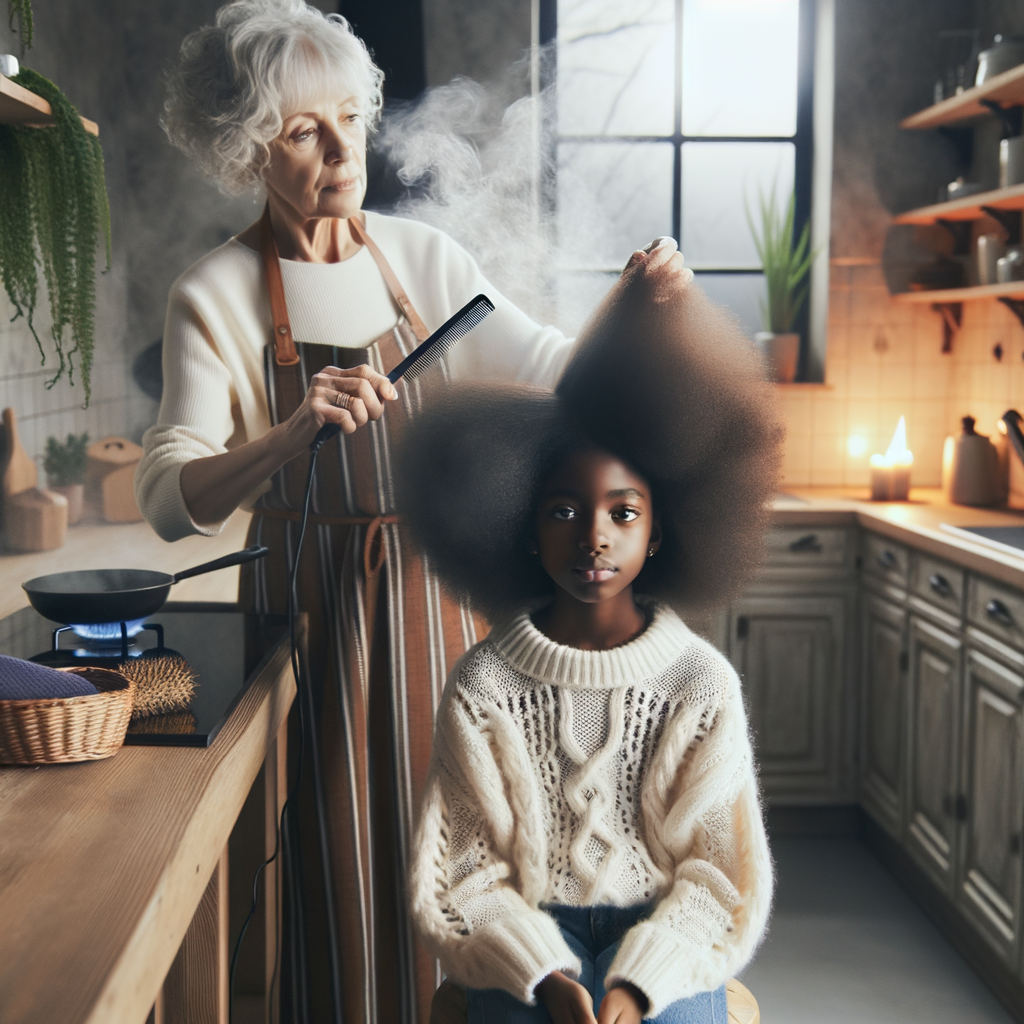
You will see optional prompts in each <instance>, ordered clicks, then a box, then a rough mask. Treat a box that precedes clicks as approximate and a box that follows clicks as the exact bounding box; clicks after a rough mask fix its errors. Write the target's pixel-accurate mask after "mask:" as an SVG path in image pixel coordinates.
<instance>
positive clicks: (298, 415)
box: [282, 364, 398, 457]
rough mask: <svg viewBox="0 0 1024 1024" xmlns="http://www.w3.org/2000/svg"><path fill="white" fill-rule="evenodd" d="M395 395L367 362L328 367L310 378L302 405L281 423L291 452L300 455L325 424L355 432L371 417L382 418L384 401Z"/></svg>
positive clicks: (389, 382) (393, 389) (390, 399)
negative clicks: (342, 367)
mask: <svg viewBox="0 0 1024 1024" xmlns="http://www.w3.org/2000/svg"><path fill="white" fill-rule="evenodd" d="M396 398H398V392H397V391H396V390H395V386H394V384H392V383H391V381H389V380H388V379H387V377H385V376H384V375H383V374H380V373H378V372H377V371H376V370H373V369H371V368H370V367H369V366H367V365H366V364H363V365H362V366H354V367H352V368H351V369H349V370H341V369H339V368H338V367H337V366H325V367H324V368H323V369H322V370H321V371H320V372H319V373H318V374H315V375H314V377H313V379H312V381H310V385H309V390H308V391H307V392H306V397H305V398H304V399H303V400H302V405H300V406H299V407H298V409H296V410H295V412H294V413H292V415H291V416H290V417H289V418H288V419H287V420H286V421H285V423H284V424H282V427H283V428H284V429H283V431H282V432H283V434H284V436H285V437H286V438H287V442H286V443H287V444H288V445H289V446H290V447H293V448H294V451H293V452H292V455H298V453H299V452H301V451H302V450H303V448H307V447H308V446H309V445H310V444H311V443H312V441H313V438H314V437H315V436H316V432H317V431H318V430H319V429H320V428H321V427H322V426H323V425H324V424H325V423H334V424H336V425H337V426H339V427H340V428H341V430H342V433H345V434H353V433H355V432H356V431H357V430H358V429H359V428H360V427H363V426H366V424H367V423H368V422H369V421H370V420H377V419H380V417H381V414H382V413H383V412H384V403H385V402H393V401H394V400H395V399H396ZM289 457H290V456H289Z"/></svg>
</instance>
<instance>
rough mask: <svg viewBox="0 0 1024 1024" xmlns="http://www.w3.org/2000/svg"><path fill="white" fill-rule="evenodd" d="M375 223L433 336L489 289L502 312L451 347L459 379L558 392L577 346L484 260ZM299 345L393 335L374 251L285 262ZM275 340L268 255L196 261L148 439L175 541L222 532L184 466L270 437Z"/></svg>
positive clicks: (419, 233)
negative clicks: (203, 514)
mask: <svg viewBox="0 0 1024 1024" xmlns="http://www.w3.org/2000/svg"><path fill="white" fill-rule="evenodd" d="M366 227H367V231H368V232H369V234H370V237H371V238H373V240H374V241H375V242H376V243H377V245H378V246H379V247H380V249H381V251H382V252H383V253H384V255H385V256H386V257H387V260H388V262H389V263H390V264H391V267H392V268H393V269H394V271H395V274H396V275H397V276H398V279H399V281H401V282H402V285H403V286H404V287H405V289H406V291H407V292H408V294H409V298H410V299H412V303H413V305H414V306H415V307H416V309H417V311H418V312H419V314H420V316H421V317H422V318H423V320H424V322H425V323H426V325H427V328H428V329H429V330H436V329H437V328H438V327H440V326H441V324H443V323H444V322H445V320H447V319H448V318H449V317H450V316H451V315H452V314H453V313H455V312H456V311H457V310H458V309H460V308H461V307H462V306H463V305H465V304H466V303H467V302H468V301H469V300H470V299H471V298H473V296H474V295H476V294H478V293H479V292H483V293H484V294H486V295H487V296H488V297H489V298H490V299H491V300H492V301H493V302H494V305H495V310H494V312H493V313H492V314H491V315H490V316H488V317H487V318H486V319H485V320H484V321H483V323H481V324H480V326H478V327H477V328H476V329H475V330H473V331H472V332H471V333H470V334H468V335H467V336H466V337H465V338H464V339H463V340H462V341H460V342H459V344H458V345H456V347H455V348H454V349H453V350H452V351H451V353H450V354H449V356H448V366H449V369H450V371H451V373H452V376H453V377H456V378H463V379H465V378H473V379H488V378H490V379H498V380H520V381H526V382H529V383H532V384H540V385H544V386H549V387H553V386H554V384H555V381H556V380H557V379H558V375H559V373H560V372H561V370H562V365H563V363H564V362H565V359H566V356H567V355H568V352H569V342H568V341H567V340H566V339H565V337H563V335H562V334H561V333H560V332H559V331H557V330H556V329H555V328H553V327H544V328H542V327H540V326H539V325H538V324H536V323H534V322H533V321H532V320H531V319H530V318H529V317H528V316H526V315H525V314H524V313H522V312H521V311H520V310H519V309H517V308H516V307H515V306H514V305H512V303H511V302H509V301H508V299H506V298H505V297H504V296H503V295H501V294H500V293H499V292H498V291H497V290H496V289H495V288H494V287H493V286H492V285H491V284H490V283H489V282H488V281H487V280H486V279H485V278H484V276H483V274H481V273H480V269H479V267H478V266H477V265H476V263H475V262H474V260H473V258H472V257H471V256H470V255H469V253H467V252H466V251H465V250H464V249H462V248H461V247H460V246H459V245H458V244H457V243H456V242H454V241H453V240H452V239H451V238H449V237H448V235H446V234H444V233H443V232H441V231H438V230H437V229H436V228H432V227H429V226H427V225H425V224H420V223H418V222H416V221H411V220H404V219H402V218H399V217H385V216H383V215H381V214H375V213H367V214H366ZM281 273H282V277H283V279H284V290H285V297H286V299H287V302H288V314H289V317H290V318H291V323H292V331H293V334H294V336H295V338H296V340H298V341H305V342H311V343H314V344H323V345H336V346H339V347H341V348H364V347H366V346H367V345H369V344H370V343H371V342H373V341H374V340H376V339H377V338H379V337H380V336H381V335H382V334H384V333H385V332H387V331H389V330H391V328H392V327H394V326H395V324H396V323H397V321H398V307H397V306H396V305H395V302H394V300H393V299H392V297H391V293H390V292H389V291H388V288H387V285H386V284H385V283H384V278H383V277H382V276H381V273H380V271H379V270H378V268H377V264H376V263H375V262H374V261H373V257H372V256H371V255H370V253H369V252H368V251H367V249H366V248H365V247H364V248H362V249H360V250H359V251H358V252H357V253H356V255H354V256H352V257H351V258H350V259H347V260H344V261H343V262H341V263H299V262H296V261H292V260H281ZM271 337H272V332H271V319H270V301H269V299H268V298H267V293H266V286H265V284H264V279H263V267H262V264H261V262H260V256H259V254H258V253H257V252H255V251H254V250H252V249H250V248H248V247H247V246H245V245H243V244H242V243H241V242H239V241H237V240H235V239H231V240H230V241H228V242H225V243H224V245H222V246H220V247H219V248H217V249H214V250H213V252H211V253H208V254H207V255H206V256H204V257H203V258H202V259H201V260H199V261H198V262H197V263H195V264H194V265H193V266H192V267H190V268H189V269H188V270H187V271H185V273H184V274H182V276H181V277H180V278H178V280H177V281H176V282H175V284H174V286H173V287H172V289H171V293H170V297H169V300H168V305H167V322H166V326H165V328H164V346H163V353H164V354H163V371H164V392H163V401H162V402H161V405H160V414H159V419H158V421H157V424H156V425H155V426H154V427H151V428H150V429H149V430H148V431H147V432H146V434H145V436H144V438H143V445H144V447H145V455H144V456H143V459H142V462H141V463H140V464H139V468H138V472H137V473H136V475H135V496H136V499H137V501H138V503H139V508H140V509H141V511H142V514H143V515H144V516H145V517H146V519H148V520H149V522H150V523H151V524H152V525H153V528H154V529H155V530H156V532H157V533H158V534H160V536H161V537H163V538H164V540H177V539H178V538H180V537H184V536H186V535H187V534H190V533H204V534H209V535H212V534H215V533H218V532H219V531H220V529H221V528H222V526H223V524H218V525H215V526H199V525H197V524H196V523H194V522H193V521H192V518H191V516H190V515H189V513H188V509H187V508H186V506H185V503H184V501H183V500H182V497H181V487H180V484H179V479H178V478H179V476H180V475H181V467H182V466H183V465H184V464H185V463H186V462H188V461H189V460H190V459H198V458H203V457H204V456H208V455H216V454H218V453H220V452H223V451H226V450H227V447H228V446H229V444H230V446H232V447H233V446H234V445H235V444H241V443H242V442H244V441H247V440H254V439H255V438H257V437H260V436H261V435H262V434H264V433H266V431H267V430H269V429H270V418H269V413H268V411H267V402H266V396H265V392H264V383H263V361H262V360H263V348H264V346H265V345H266V344H267V343H268V341H269V340H270V339H271Z"/></svg>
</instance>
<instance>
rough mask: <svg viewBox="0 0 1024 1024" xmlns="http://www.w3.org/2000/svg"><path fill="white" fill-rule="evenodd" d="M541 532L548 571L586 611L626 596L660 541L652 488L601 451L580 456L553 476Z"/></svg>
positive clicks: (544, 498) (540, 549)
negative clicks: (591, 607) (602, 602)
mask: <svg viewBox="0 0 1024 1024" xmlns="http://www.w3.org/2000/svg"><path fill="white" fill-rule="evenodd" d="M535 530H536V532H535V538H536V540H535V545H536V551H537V553H538V554H539V555H540V560H541V564H542V565H543V566H544V570H545V571H546V572H547V574H548V575H549V576H550V577H551V578H552V579H553V580H554V581H555V584H556V586H557V587H558V588H559V589H561V590H564V591H566V592H567V593H568V594H570V595H571V596H572V597H574V598H576V600H577V601H583V602H585V603H587V604H595V603H597V602H599V601H606V600H608V598H610V597H615V596H616V595H617V594H620V593H622V591H623V590H625V589H626V588H627V587H629V586H630V585H631V584H632V582H633V580H635V579H636V577H637V576H638V575H639V573H640V570H641V569H642V568H643V567H644V563H645V562H646V561H647V559H648V557H650V556H649V554H648V552H649V551H650V550H651V549H652V548H653V549H654V550H655V551H656V550H657V548H658V545H659V544H660V542H661V532H660V530H659V529H658V526H657V524H656V522H655V519H654V507H653V504H652V502H651V488H650V485H649V484H648V483H647V481H646V480H645V479H644V478H643V477H642V476H640V475H639V474H637V473H636V471H635V470H633V469H631V468H630V467H629V466H628V465H626V463H624V462H622V461H621V460H620V459H618V458H616V457H615V456H614V455H612V454H610V453H609V452H605V451H602V450H600V449H598V448H589V449H586V450H583V451H579V452H575V453H573V454H572V455H570V456H569V457H568V458H566V459H565V461H564V462H563V463H562V464H561V465H559V466H558V467H557V468H556V469H555V470H554V471H553V472H552V473H551V475H550V476H549V477H548V479H547V480H546V481H545V483H544V486H543V487H542V489H541V498H540V504H539V506H538V508H537V515H536V520H535Z"/></svg>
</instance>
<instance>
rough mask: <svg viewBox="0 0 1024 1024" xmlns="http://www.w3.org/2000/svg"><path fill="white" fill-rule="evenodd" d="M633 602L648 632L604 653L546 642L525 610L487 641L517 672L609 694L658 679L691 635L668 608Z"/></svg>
mask: <svg viewBox="0 0 1024 1024" xmlns="http://www.w3.org/2000/svg"><path fill="white" fill-rule="evenodd" d="M636 602H637V604H638V605H640V607H641V608H643V609H644V611H645V612H646V613H647V617H648V624H647V627H646V629H644V631H643V632H642V633H641V634H640V635H639V636H637V637H636V638H635V639H633V640H630V641H629V643H626V644H622V646H620V647H613V648H611V649H610V650H607V651H584V650H580V648H578V647H567V646H565V645H564V644H556V643H555V642H554V641H553V640H550V639H548V637H546V636H545V635H544V634H543V633H542V632H541V631H540V630H539V629H538V628H537V627H536V626H535V625H534V624H533V620H532V619H531V618H530V613H531V612H532V611H534V610H535V608H528V609H525V610H523V611H522V612H520V613H519V614H517V615H515V616H514V617H512V618H510V619H508V620H507V621H506V622H504V623H500V624H498V625H497V626H495V628H494V629H493V630H492V631H491V633H490V635H489V637H488V640H489V642H490V643H491V644H493V646H494V648H495V650H496V651H497V653H498V654H499V655H500V657H501V658H502V660H503V661H505V662H506V663H507V664H508V665H509V666H510V667H511V668H513V669H515V671H516V672H519V673H521V674H522V675H525V676H530V677H532V678H533V679H536V680H538V681H539V682H542V683H550V684H553V685H555V686H568V687H573V688H577V689H611V688H613V687H618V686H622V685H623V684H624V683H625V682H631V681H639V680H641V679H651V678H653V677H654V676H657V675H660V674H661V673H662V672H664V671H665V669H667V668H668V667H669V665H671V664H672V663H673V662H675V661H677V660H678V659H679V657H680V655H681V654H682V653H683V651H684V650H685V649H686V648H687V647H688V646H689V645H690V644H691V643H692V642H693V633H691V632H690V630H689V628H688V627H687V626H686V625H685V624H684V623H683V621H682V620H681V619H680V618H679V616H677V615H676V613H675V612H674V611H672V609H671V608H669V607H667V606H666V605H663V604H660V603H659V602H657V601H655V600H653V599H652V598H649V597H641V596H637V598H636Z"/></svg>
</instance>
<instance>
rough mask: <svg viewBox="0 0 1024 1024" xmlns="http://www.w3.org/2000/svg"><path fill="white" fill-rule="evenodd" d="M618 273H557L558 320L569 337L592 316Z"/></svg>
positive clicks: (561, 328) (560, 327) (577, 331)
mask: <svg viewBox="0 0 1024 1024" xmlns="http://www.w3.org/2000/svg"><path fill="white" fill-rule="evenodd" d="M618 279H619V275H618V274H592V273H561V274H559V275H558V283H557V288H558V293H557V298H556V301H557V303H558V316H557V319H556V320H555V323H557V324H558V327H559V329H560V330H562V331H564V332H565V333H566V334H567V335H568V336H569V337H570V338H572V337H575V336H576V335H577V334H579V333H580V328H582V327H583V325H584V324H585V323H586V322H587V320H588V319H589V318H590V314H591V313H593V312H594V310H595V309H596V308H597V306H598V303H599V302H600V301H601V300H602V299H603V298H604V297H605V296H606V295H607V294H608V292H609V291H611V288H612V286H613V285H614V284H615V282H616V281H618Z"/></svg>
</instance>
